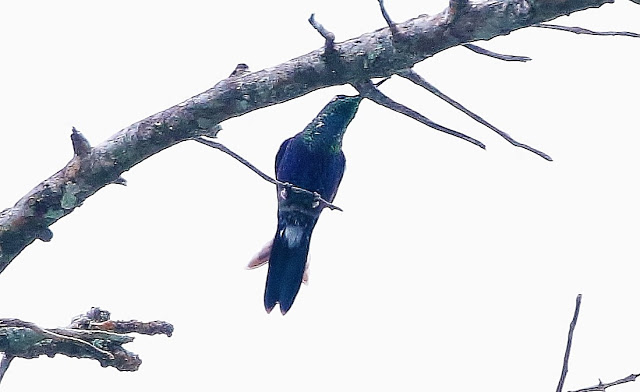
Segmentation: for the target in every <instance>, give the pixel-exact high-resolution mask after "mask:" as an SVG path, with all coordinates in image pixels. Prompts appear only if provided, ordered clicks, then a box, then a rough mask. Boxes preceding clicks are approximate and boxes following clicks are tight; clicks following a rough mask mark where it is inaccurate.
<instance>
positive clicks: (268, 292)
mask: <svg viewBox="0 0 640 392" xmlns="http://www.w3.org/2000/svg"><path fill="white" fill-rule="evenodd" d="M312 230H313V225H311V226H309V225H300V224H283V225H282V227H278V232H277V233H276V236H275V238H274V239H273V245H272V246H271V255H270V256H269V272H268V273H267V284H266V288H265V291H264V307H265V309H266V310H267V312H271V310H273V308H274V307H275V306H276V303H279V304H280V312H282V314H283V315H284V314H285V313H287V311H289V309H290V308H291V305H293V301H294V300H295V299H296V295H298V291H299V290H300V285H301V284H302V279H303V276H304V271H305V265H306V264H307V254H308V253H309V242H310V240H311V231H312Z"/></svg>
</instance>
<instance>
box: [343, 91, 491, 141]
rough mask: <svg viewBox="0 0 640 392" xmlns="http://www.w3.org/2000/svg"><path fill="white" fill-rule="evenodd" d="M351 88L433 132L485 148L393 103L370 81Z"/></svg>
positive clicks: (462, 134) (467, 137) (462, 135)
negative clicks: (436, 131) (433, 130)
mask: <svg viewBox="0 0 640 392" xmlns="http://www.w3.org/2000/svg"><path fill="white" fill-rule="evenodd" d="M353 86H354V87H355V88H356V90H358V92H359V93H360V95H362V96H363V97H365V98H368V99H370V100H372V101H373V102H375V103H377V104H378V105H382V106H384V107H386V108H389V109H391V110H393V111H395V112H398V113H401V114H404V115H405V116H407V117H410V118H412V119H414V120H416V121H418V122H421V123H423V124H425V125H426V126H428V127H431V128H433V129H435V130H438V131H441V132H444V133H446V134H449V135H452V136H455V137H459V138H460V139H462V140H466V141H468V142H469V143H473V144H475V145H476V146H478V147H480V148H483V149H484V148H485V145H484V144H483V143H482V142H481V141H479V140H476V139H474V138H472V137H471V136H467V135H465V134H464V133H460V132H458V131H454V130H453V129H449V128H447V127H444V126H442V125H440V124H437V123H435V122H433V121H431V120H429V119H428V118H427V117H425V116H423V115H422V114H420V113H418V112H416V111H415V110H413V109H410V108H408V107H406V106H404V105H402V104H400V103H397V102H395V101H394V100H392V99H391V98H389V97H387V96H386V95H384V94H383V93H382V92H381V91H380V90H378V89H377V88H376V87H375V86H374V85H373V83H371V81H367V82H361V83H354V84H353Z"/></svg>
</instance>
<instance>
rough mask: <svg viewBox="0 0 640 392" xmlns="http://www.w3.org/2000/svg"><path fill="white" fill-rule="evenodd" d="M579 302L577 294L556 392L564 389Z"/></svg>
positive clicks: (579, 298) (580, 295) (580, 296)
mask: <svg viewBox="0 0 640 392" xmlns="http://www.w3.org/2000/svg"><path fill="white" fill-rule="evenodd" d="M580 302H582V294H578V296H577V297H576V309H575V310H574V312H573V319H572V320H571V324H569V336H568V337H567V348H566V349H565V351H564V361H563V362H562V372H561V373H560V380H559V381H558V387H557V388H556V392H562V388H563V387H564V380H565V378H566V377H567V372H568V371H569V355H570V353H571V343H572V341H573V331H574V330H575V329H576V324H577V323H578V314H579V313H580Z"/></svg>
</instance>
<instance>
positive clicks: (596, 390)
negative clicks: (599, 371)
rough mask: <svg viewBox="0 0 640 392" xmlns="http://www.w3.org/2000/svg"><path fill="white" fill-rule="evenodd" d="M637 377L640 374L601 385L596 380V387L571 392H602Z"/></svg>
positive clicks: (601, 383)
mask: <svg viewBox="0 0 640 392" xmlns="http://www.w3.org/2000/svg"><path fill="white" fill-rule="evenodd" d="M638 377H640V373H639V374H630V375H628V376H627V377H625V378H621V379H619V380H616V381H612V382H606V383H603V382H602V381H601V380H598V381H600V382H599V383H598V385H594V386H592V387H587V388H582V389H577V390H575V391H572V392H604V391H605V390H606V389H607V388H609V387H612V386H614V385H620V384H625V383H628V382H633V381H635V380H636V378H638Z"/></svg>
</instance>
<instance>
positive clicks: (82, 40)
mask: <svg viewBox="0 0 640 392" xmlns="http://www.w3.org/2000/svg"><path fill="white" fill-rule="evenodd" d="M16 3H17V5H16ZM420 3H424V2H417V1H406V0H405V1H403V0H387V8H388V10H389V13H390V14H391V15H392V17H393V18H394V19H395V20H397V21H403V20H406V19H408V18H410V17H413V16H416V15H418V14H421V13H435V12H438V11H440V10H442V9H443V8H444V7H445V4H446V2H443V1H438V2H435V1H433V2H429V4H430V5H432V7H433V8H431V9H427V8H425V7H424V6H423V5H421V4H420ZM347 7H350V8H347ZM312 12H315V13H316V17H317V19H318V21H319V22H320V23H322V24H323V25H324V26H325V27H327V28H328V29H330V30H332V31H333V32H334V33H335V34H336V36H337V39H338V40H339V41H341V40H345V39H348V38H352V37H354V36H357V35H360V34H362V33H364V32H368V31H371V30H374V29H376V28H379V27H382V26H383V25H384V21H383V19H382V17H381V16H380V14H379V9H378V5H377V2H376V1H373V0H370V1H364V0H358V1H354V0H352V1H350V2H345V1H338V0H324V1H314V2H311V1H307V2H296V1H269V2H263V1H253V0H251V1H243V2H225V3H224V6H221V5H220V6H219V5H216V4H215V2H197V1H186V2H180V3H178V2H173V3H165V2H136V5H132V4H131V3H130V2H125V1H112V2H109V5H108V7H104V8H100V7H99V6H97V5H93V4H92V5H88V3H86V2H82V1H76V2H72V1H59V2H47V1H36V2H28V3H27V2H22V3H19V2H12V3H11V4H9V2H4V3H2V4H1V5H0V36H2V37H3V38H2V41H1V42H0V51H1V52H0V53H1V58H2V61H1V63H0V67H2V69H1V71H0V86H2V88H1V89H0V105H1V106H0V107H2V108H3V115H2V120H3V121H2V131H1V133H0V168H1V169H0V170H1V174H2V184H1V185H0V187H1V189H0V190H1V191H0V209H1V208H5V207H9V206H11V205H13V204H14V203H15V202H16V201H17V200H18V199H19V198H20V197H22V196H23V195H24V194H25V193H26V192H27V191H28V190H29V189H31V188H32V187H33V186H35V185H36V184H37V183H39V182H40V181H42V180H43V179H45V178H46V177H48V176H49V175H51V174H53V173H54V172H55V171H57V170H59V169H60V168H61V167H62V166H63V165H64V164H66V163H67V162H68V160H69V159H70V158H71V156H72V148H71V143H70V141H69V134H70V129H71V126H72V125H73V126H76V127H77V128H78V129H79V130H81V131H82V132H83V133H84V135H85V136H86V137H87V138H88V139H89V140H90V141H91V142H92V143H94V144H98V143H100V142H101V141H103V140H104V139H106V138H107V137H108V136H110V135H111V134H113V133H115V132H116V131H118V130H119V129H121V128H123V127H125V126H127V125H129V124H131V123H133V122H135V121H137V120H140V119H142V118H144V117H146V116H148V115H150V114H153V113H155V112H157V111H160V110H163V109H166V108H167V107H169V106H171V105H173V104H176V103H178V102H181V101H183V100H184V99H186V98H188V97H189V96H192V95H195V94H197V93H199V92H201V91H204V90H205V89H207V88H209V87H211V86H212V85H213V84H214V83H216V82H217V81H218V80H220V79H222V78H224V77H226V76H228V74H229V73H230V72H231V71H232V70H233V68H234V67H235V65H236V64H237V63H239V62H245V63H247V64H249V66H250V67H251V69H252V70H259V69H262V68H265V67H269V66H273V65H276V64H279V63H281V62H283V61H286V60H288V59H290V58H292V57H295V56H298V55H301V54H303V53H307V52H309V51H311V50H314V49H316V48H317V47H320V46H321V45H322V39H321V37H320V36H319V35H318V34H317V33H316V32H315V31H314V30H313V29H312V28H311V27H310V26H309V24H308V23H307V18H308V17H309V15H310V14H311V13H312ZM638 21H640V7H639V6H637V5H634V4H633V3H631V2H629V1H618V2H617V3H616V4H615V5H606V6H604V7H602V8H601V9H597V10H589V11H585V12H582V13H579V14H575V15H573V16H571V17H568V18H562V19H558V20H556V21H555V23H563V24H566V25H571V26H575V25H579V26H582V27H585V28H591V29H595V30H632V31H640V23H639V22H638ZM480 45H481V46H483V47H485V48H488V49H492V50H495V51H498V52H502V53H509V54H518V55H527V56H530V57H532V58H533V59H534V60H533V61H531V62H529V63H526V64H516V63H505V62H501V61H498V60H494V59H490V58H487V57H483V56H480V55H476V54H474V53H472V52H471V51H468V50H465V49H463V48H455V49H452V50H448V51H445V52H444V53H441V54H438V55H436V56H435V57H433V58H431V59H428V60H426V61H424V62H423V63H421V64H419V65H418V66H417V67H416V70H417V71H418V72H419V73H421V74H422V75H423V76H425V77H426V78H427V79H428V80H429V81H431V82H432V83H433V84H435V85H436V86H437V87H438V88H440V89H441V90H443V91H444V92H446V93H447V94H449V95H451V96H452V97H454V98H456V99H457V100H459V101H460V102H462V103H463V104H465V105H466V106H467V107H468V108H470V109H471V110H474V111H475V112H476V113H478V114H480V115H482V116H484V118H485V119H487V120H488V121H489V122H492V123H493V124H494V125H496V126H498V127H499V128H501V129H502V130H505V131H507V132H509V133H510V134H511V135H512V136H514V137H515V138H516V139H518V140H520V141H522V142H525V143H529V144H531V145H533V146H535V147H537V148H539V149H541V150H543V151H545V152H547V153H548V154H550V155H551V156H552V157H553V158H554V159H555V161H554V162H552V163H549V162H546V161H544V160H543V159H541V158H539V157H537V156H534V155H533V154H531V153H528V152H526V151H524V150H522V149H516V148H514V147H512V146H511V145H510V144H508V143H507V142H506V141H504V140H502V139H501V138H499V137H498V136H497V135H494V134H493V133H492V132H491V131H490V130H488V129H486V128H484V127H482V126H481V125H479V124H476V123H475V122H473V121H472V120H470V119H468V118H466V117H465V116H464V115H463V114H461V113H459V112H457V111H455V110H454V109H453V108H450V107H448V106H447V105H446V104H444V103H442V102H440V101H438V100H437V99H436V98H434V97H432V96H430V94H429V93H428V92H426V91H423V90H420V89H419V88H416V87H414V86H412V85H411V84H410V83H408V82H405V81H402V80H400V79H398V78H393V79H392V80H391V81H389V82H387V83H386V84H385V85H384V86H383V87H382V89H383V91H384V92H385V93H387V94H388V95H390V96H392V97H393V98H395V99H397V100H398V101H400V102H402V103H405V104H407V105H409V106H411V107H413V108H415V109H417V110H420V111H421V112H422V113H423V114H425V115H426V116H428V117H430V118H432V119H433V120H435V121H438V122H440V123H442V124H443V125H446V126H449V127H452V128H455V129H457V130H459V131H462V132H465V133H467V134H469V135H471V136H473V137H476V138H478V139H480V140H482V141H484V142H485V143H486V144H487V150H486V151H482V150H480V149H478V148H476V147H474V146H472V145H470V144H468V143H465V142H463V141H460V140H458V139H455V138H453V137H450V136H446V135H444V134H441V133H439V132H436V131H433V130H431V129H429V128H426V127H424V126H422V125H420V124H417V123H414V122H413V121H412V120H410V119H407V118H404V117H402V116H400V115H398V114H395V113H392V112H390V111H388V110H385V109H383V108H379V107H376V106H375V104H373V103H371V102H364V103H363V104H362V106H361V109H360V111H359V113H358V115H357V117H356V119H355V120H354V122H353V123H352V125H351V127H350V128H349V131H348V132H347V135H346V137H345V142H344V150H345V154H346V156H347V171H346V174H345V177H344V180H343V183H342V185H341V189H340V191H339V192H338V196H337V198H336V200H335V203H336V204H337V205H339V206H340V207H342V208H343V209H344V210H345V211H344V212H343V213H340V212H330V211H325V212H324V214H323V216H322V218H321V219H320V222H319V224H318V226H317V227H316V230H315V234H314V236H313V240H312V245H311V252H310V255H309V260H310V261H311V264H312V267H311V279H310V285H309V286H308V287H303V288H302V290H301V292H300V294H299V296H298V298H297V300H296V303H295V305H294V306H293V308H292V310H291V311H290V312H289V313H288V314H287V315H286V316H285V317H282V316H281V315H280V314H279V313H278V312H277V311H276V312H273V314H271V315H267V314H266V313H265V311H264V309H263V306H262V294H263V289H264V280H265V276H266V269H259V270H255V271H246V270H244V265H245V264H246V262H247V261H248V260H249V259H250V257H251V256H252V255H253V254H254V253H255V252H256V251H258V250H259V249H260V247H261V246H262V245H263V244H264V243H265V242H266V241H267V240H269V239H270V237H271V236H272V235H273V233H274V230H275V222H276V218H275V211H276V202H275V191H274V189H273V187H272V186H271V185H269V184H267V183H266V182H264V181H263V180H261V179H259V178H258V177H257V176H256V175H255V174H253V173H251V172H250V171H248V170H247V169H246V168H244V167H242V166H241V165H240V164H238V163H237V162H235V161H233V160H231V159H230V158H228V157H227V156H225V155H223V154H221V153H219V152H217V151H214V150H211V149H207V148H206V147H204V146H202V145H199V144H197V143H183V144H181V145H178V146H175V147H173V148H170V149H168V150H166V151H164V152H162V153H160V154H158V155H156V156H154V157H152V158H151V159H148V160H146V161H144V162H143V163H142V164H140V165H138V166H136V167H134V168H133V169H132V170H131V171H130V172H127V173H125V174H124V177H125V178H126V179H127V180H128V182H129V185H128V186H127V187H122V186H117V185H112V186H109V187H107V188H105V189H103V190H101V191H100V192H99V193H98V194H96V195H95V196H93V197H91V198H90V199H89V200H87V201H86V202H85V204H84V205H83V206H82V208H79V209H78V210H76V211H75V212H74V213H73V214H71V215H70V216H68V217H66V218H64V219H63V220H61V221H60V222H58V223H56V224H55V225H54V226H52V230H53V232H54V238H53V241H52V242H50V243H42V242H36V243H34V244H33V245H32V246H30V247H28V248H27V249H26V250H25V251H24V252H23V253H22V254H21V255H20V256H19V257H18V258H17V259H16V260H15V261H14V262H13V263H12V264H11V266H10V267H9V268H7V269H6V270H5V271H4V273H2V274H1V275H0V298H1V299H0V301H1V302H0V305H1V306H0V317H17V318H21V319H24V320H28V321H33V322H36V323H38V324H39V325H41V326H44V327H55V326H64V325H66V324H67V323H68V322H69V320H70V319H71V317H72V316H74V315H76V314H78V313H82V312H84V311H86V310H87V309H88V308H89V307H91V306H100V307H103V308H105V309H108V310H110V311H111V312H112V315H113V318H114V319H131V318H135V319H139V320H143V321H149V320H156V319H161V320H166V321H169V322H172V323H173V324H174V325H175V328H176V330H175V335H174V336H173V337H172V338H170V339H167V338H166V337H163V336H157V337H138V338H136V341H135V342H134V343H131V344H129V345H127V346H126V347H128V348H129V349H130V350H132V351H134V352H136V353H138V354H139V355H140V356H141V357H142V359H143V364H142V366H141V368H140V370H139V371H138V372H135V373H119V372H118V371H116V370H114V369H102V368H101V367H100V366H99V364H98V363H97V362H95V361H89V360H76V359H68V358H63V357H56V358H55V359H48V358H41V359H37V360H29V361H27V360H20V359H17V360H15V361H14V362H13V364H12V365H11V368H10V370H9V372H8V373H7V375H6V377H5V380H4V381H3V384H2V391H3V392H14V391H27V390H43V389H44V388H47V390H55V391H57V390H63V389H69V388H70V387H71V388H77V387H78V386H80V385H83V386H84V388H91V389H92V391H96V392H97V391H114V390H135V389H136V388H144V389H145V390H147V389H149V390H151V389H156V390H169V389H177V388H181V389H182V388H184V389H187V388H192V389H196V390H214V389H218V390H225V391H246V390H250V389H254V388H260V389H261V390H266V391H271V390H278V391H294V390H300V389H305V390H311V391H321V390H322V391H326V390H372V389H374V390H383V389H386V390H438V391H458V390H469V389H478V390H485V389H487V390H488V389H490V390H492V391H513V390H516V389H517V390H523V391H541V390H545V391H551V390H554V389H555V386H556V383H557V379H558V376H559V374H560V369H561V362H562V356H563V353H564V348H565V342H566V334H567V329H568V325H569V321H570V319H571V316H572V314H573V308H574V301H575V296H576V294H578V293H582V294H583V295H584V297H583V305H582V311H581V314H580V320H579V322H578V327H577V329H576V333H575V336H574V346H573V350H572V358H571V364H570V370H569V376H568V380H567V384H566V387H567V388H568V389H569V390H571V389H576V388H579V387H585V386H589V385H592V384H595V383H597V379H598V377H600V378H602V380H603V381H612V380H613V379H618V378H622V377H625V376H627V375H628V374H630V373H632V372H639V371H640V362H639V361H638V352H639V351H640V340H638V339H637V331H638V328H640V317H638V313H637V310H636V309H637V307H638V300H639V299H640V289H638V276H637V274H638V272H639V268H638V262H639V261H640V257H639V256H640V250H639V249H638V234H639V230H638V222H639V221H640V208H639V207H638V200H639V199H640V190H639V189H638V186H637V168H638V166H639V158H638V154H637V143H638V141H639V136H638V131H639V130H640V129H639V126H638V117H637V109H638V105H637V96H638V91H640V79H639V78H638V70H639V69H640V55H638V53H640V40H638V39H632V38H624V37H588V36H577V35H574V34H570V33H563V32H554V31H550V30H541V29H533V28H530V29H526V30H524V31H519V32H516V33H512V34H510V35H509V36H507V37H501V38H498V39H494V40H491V41H490V42H482V43H480ZM339 93H346V94H351V93H353V89H352V88H351V87H349V86H341V87H334V88H330V89H325V90H322V91H318V92H315V93H312V94H309V95H307V96H305V97H302V98H300V99H297V100H294V101H292V102H289V103H286V104H282V105H278V106H276V107H271V108H267V109H263V110H259V111H257V112H253V113H251V114H248V115H245V116H243V117H242V118H238V119H234V120H231V121H227V122H225V123H223V124H222V125H223V128H224V131H223V132H221V133H220V137H219V141H220V142H222V143H225V144H226V145H227V146H229V147H231V148H232V149H234V150H235V151H236V152H238V153H240V154H242V155H243V156H244V157H245V158H247V159H249V160H250V161H252V162H253V163H254V164H256V165H257V166H259V167H261V168H263V169H264V170H265V171H268V172H270V173H272V171H273V169H272V166H273V159H274V157H275V153H276V151H277V148H278V146H279V144H280V143H281V142H282V141H283V140H284V139H285V138H287V137H289V136H291V135H293V134H295V133H296V132H298V131H299V130H301V129H302V128H303V127H304V126H305V125H306V124H307V122H308V121H310V120H311V119H312V118H313V116H314V115H315V114H316V113H317V112H318V111H319V110H320V108H322V106H323V105H324V104H325V103H326V102H328V100H329V99H330V98H331V97H332V96H333V95H335V94H339ZM639 388H640V386H638V385H637V384H635V385H634V384H627V385H626V386H619V387H616V388H615V391H616V392H624V391H637V390H639Z"/></svg>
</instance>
